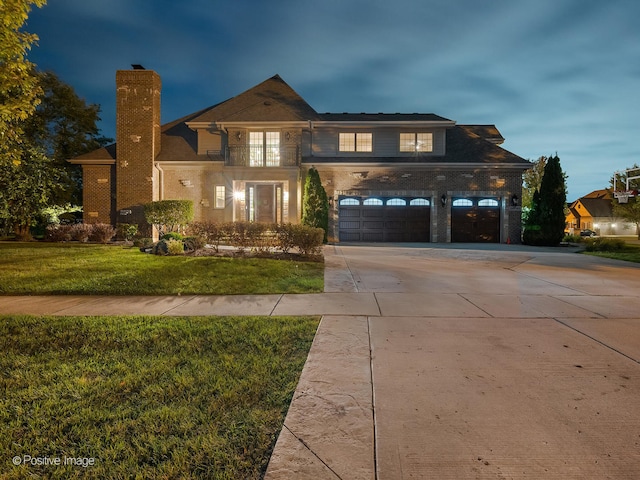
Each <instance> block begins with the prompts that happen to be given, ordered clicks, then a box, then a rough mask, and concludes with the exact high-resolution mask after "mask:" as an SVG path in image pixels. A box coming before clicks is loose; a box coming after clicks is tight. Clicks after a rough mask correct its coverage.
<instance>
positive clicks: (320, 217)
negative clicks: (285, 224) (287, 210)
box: [302, 167, 329, 242]
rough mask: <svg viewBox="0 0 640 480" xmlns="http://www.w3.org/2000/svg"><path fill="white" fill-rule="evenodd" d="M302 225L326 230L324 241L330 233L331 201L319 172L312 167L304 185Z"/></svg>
mask: <svg viewBox="0 0 640 480" xmlns="http://www.w3.org/2000/svg"><path fill="white" fill-rule="evenodd" d="M302 224H303V225H308V226H310V227H316V228H322V229H323V230H324V241H325V242H326V241H327V232H328V231H329V201H328V199H327V192H326V191H325V189H324V187H323V186H322V182H321V181H320V174H319V173H318V170H316V169H315V168H313V167H311V168H310V169H309V172H308V173H307V178H306V180H305V183H304V194H303V198H302Z"/></svg>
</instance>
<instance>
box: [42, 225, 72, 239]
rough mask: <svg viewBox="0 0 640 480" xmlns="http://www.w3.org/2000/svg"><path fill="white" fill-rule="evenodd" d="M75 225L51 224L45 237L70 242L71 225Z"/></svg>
mask: <svg viewBox="0 0 640 480" xmlns="http://www.w3.org/2000/svg"><path fill="white" fill-rule="evenodd" d="M72 226H73V225H64V224H60V225H49V226H47V229H46V232H45V238H46V239H47V240H49V241H51V242H68V241H69V240H71V232H70V230H71V227H72Z"/></svg>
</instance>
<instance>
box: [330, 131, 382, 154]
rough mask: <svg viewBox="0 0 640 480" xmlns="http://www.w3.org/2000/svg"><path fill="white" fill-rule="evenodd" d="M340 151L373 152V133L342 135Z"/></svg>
mask: <svg viewBox="0 0 640 480" xmlns="http://www.w3.org/2000/svg"><path fill="white" fill-rule="evenodd" d="M338 148H339V150H340V151H341V152H372V151H373V134H372V133H341V134H340V145H339V147H338Z"/></svg>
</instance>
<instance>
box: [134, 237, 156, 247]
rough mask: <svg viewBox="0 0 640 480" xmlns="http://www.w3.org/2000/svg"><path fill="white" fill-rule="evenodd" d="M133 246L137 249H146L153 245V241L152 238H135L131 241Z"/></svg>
mask: <svg viewBox="0 0 640 480" xmlns="http://www.w3.org/2000/svg"><path fill="white" fill-rule="evenodd" d="M133 245H134V246H135V247H139V248H142V249H144V248H147V247H150V246H151V245H153V239H152V238H148V237H140V238H136V239H135V240H134V241H133Z"/></svg>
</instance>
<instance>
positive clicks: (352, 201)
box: [340, 198, 360, 205]
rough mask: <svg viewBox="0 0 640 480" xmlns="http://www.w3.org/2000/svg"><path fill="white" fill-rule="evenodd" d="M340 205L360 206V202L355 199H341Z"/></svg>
mask: <svg viewBox="0 0 640 480" xmlns="http://www.w3.org/2000/svg"><path fill="white" fill-rule="evenodd" d="M340 205H360V200H358V199H357V198H343V199H342V200H340Z"/></svg>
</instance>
